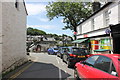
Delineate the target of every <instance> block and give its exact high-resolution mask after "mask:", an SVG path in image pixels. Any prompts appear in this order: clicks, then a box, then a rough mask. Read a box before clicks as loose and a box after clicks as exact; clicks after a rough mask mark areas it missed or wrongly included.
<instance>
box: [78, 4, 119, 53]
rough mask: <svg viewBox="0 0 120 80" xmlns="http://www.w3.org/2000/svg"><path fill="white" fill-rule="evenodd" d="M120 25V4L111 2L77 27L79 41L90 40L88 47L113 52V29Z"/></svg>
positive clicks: (92, 49)
mask: <svg viewBox="0 0 120 80" xmlns="http://www.w3.org/2000/svg"><path fill="white" fill-rule="evenodd" d="M119 23H120V2H109V3H106V4H105V5H104V6H102V7H101V8H100V9H99V10H98V11H96V12H94V13H93V14H92V15H91V16H90V17H89V18H88V19H86V20H85V21H83V22H82V23H81V24H80V25H79V26H78V27H77V39H86V38H87V39H88V40H89V41H88V42H89V43H88V45H87V46H88V47H89V49H90V50H91V51H92V52H93V51H94V50H96V49H108V50H110V51H113V49H114V48H113V45H114V44H113V37H112V36H111V28H110V26H112V27H114V26H113V25H117V24H119Z"/></svg>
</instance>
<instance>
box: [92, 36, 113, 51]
mask: <svg viewBox="0 0 120 80" xmlns="http://www.w3.org/2000/svg"><path fill="white" fill-rule="evenodd" d="M111 41H112V39H111V38H110V37H99V38H91V39H90V44H91V52H92V53H95V50H98V49H99V50H109V51H112V43H111Z"/></svg>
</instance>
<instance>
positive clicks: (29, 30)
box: [27, 27, 72, 41]
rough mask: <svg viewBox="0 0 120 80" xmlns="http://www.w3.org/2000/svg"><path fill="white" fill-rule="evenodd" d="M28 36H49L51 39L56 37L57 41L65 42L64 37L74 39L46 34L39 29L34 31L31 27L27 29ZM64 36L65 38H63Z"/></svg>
mask: <svg viewBox="0 0 120 80" xmlns="http://www.w3.org/2000/svg"><path fill="white" fill-rule="evenodd" d="M27 35H31V36H36V35H49V36H51V37H54V38H55V40H57V41H63V39H64V37H69V38H71V39H72V37H71V36H68V35H65V34H64V35H57V34H51V33H48V34H47V33H46V32H44V31H42V30H38V29H33V28H31V27H29V28H27ZM63 36H64V37H63Z"/></svg>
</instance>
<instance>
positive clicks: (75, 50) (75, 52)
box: [72, 48, 86, 55]
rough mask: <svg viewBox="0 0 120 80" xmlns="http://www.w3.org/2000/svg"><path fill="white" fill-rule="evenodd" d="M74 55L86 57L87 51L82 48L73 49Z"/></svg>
mask: <svg viewBox="0 0 120 80" xmlns="http://www.w3.org/2000/svg"><path fill="white" fill-rule="evenodd" d="M72 53H73V54H76V55H86V52H85V50H84V49H80V48H73V49H72Z"/></svg>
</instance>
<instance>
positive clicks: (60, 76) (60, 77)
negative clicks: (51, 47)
mask: <svg viewBox="0 0 120 80" xmlns="http://www.w3.org/2000/svg"><path fill="white" fill-rule="evenodd" d="M56 60H57V62H58V64H59V63H60V62H59V60H58V58H56ZM61 79H62V75H61V69H60V68H59V80H61Z"/></svg>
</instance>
